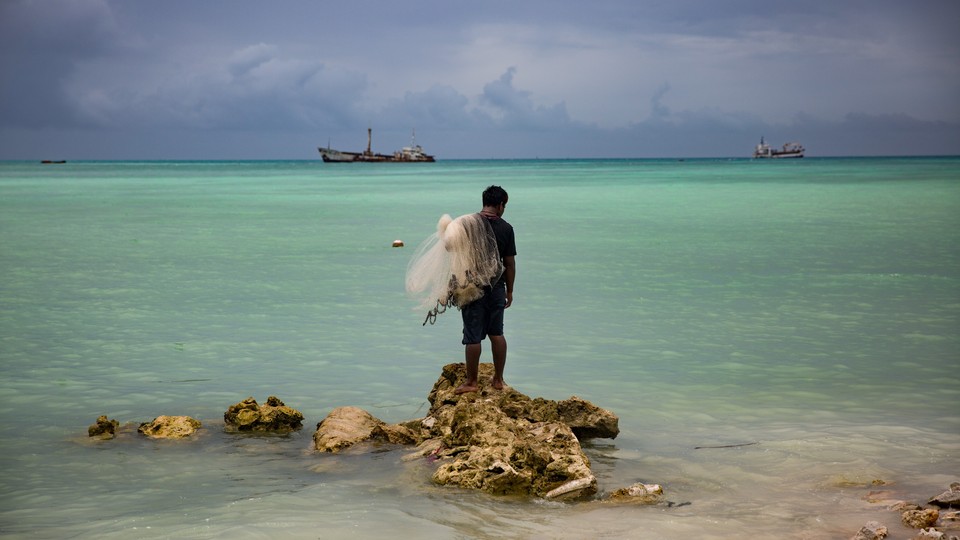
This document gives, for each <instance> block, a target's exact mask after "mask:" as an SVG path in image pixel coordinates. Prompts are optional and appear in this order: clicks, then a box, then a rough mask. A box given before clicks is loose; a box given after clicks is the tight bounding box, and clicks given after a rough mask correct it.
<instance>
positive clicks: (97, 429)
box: [87, 416, 120, 440]
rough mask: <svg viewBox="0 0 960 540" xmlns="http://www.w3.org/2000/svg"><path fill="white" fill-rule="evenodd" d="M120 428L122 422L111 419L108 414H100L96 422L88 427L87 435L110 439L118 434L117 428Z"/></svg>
mask: <svg viewBox="0 0 960 540" xmlns="http://www.w3.org/2000/svg"><path fill="white" fill-rule="evenodd" d="M119 428H120V422H117V421H116V420H109V419H107V417H106V416H100V417H97V421H96V422H94V423H93V424H92V425H91V426H90V427H88V428H87V436H88V437H96V438H98V439H102V440H109V439H112V438H114V437H116V436H117V429H119Z"/></svg>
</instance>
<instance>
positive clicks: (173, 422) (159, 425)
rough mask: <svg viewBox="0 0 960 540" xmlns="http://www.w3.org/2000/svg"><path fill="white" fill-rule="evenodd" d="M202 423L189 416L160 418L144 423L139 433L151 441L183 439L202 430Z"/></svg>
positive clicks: (138, 430) (138, 429)
mask: <svg viewBox="0 0 960 540" xmlns="http://www.w3.org/2000/svg"><path fill="white" fill-rule="evenodd" d="M200 426H201V424H200V421H199V420H195V419H193V418H190V417H189V416H158V417H156V418H154V419H153V421H151V422H144V423H142V424H140V427H139V428H137V432H139V433H141V434H143V435H146V436H147V437H150V438H151V439H182V438H184V437H189V436H190V435H193V434H194V433H196V432H197V430H198V429H200Z"/></svg>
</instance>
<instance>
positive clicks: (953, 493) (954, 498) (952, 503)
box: [930, 482, 960, 508]
mask: <svg viewBox="0 0 960 540" xmlns="http://www.w3.org/2000/svg"><path fill="white" fill-rule="evenodd" d="M930 504H933V505H936V506H939V507H941V508H960V482H954V483H952V484H950V489H948V490H947V491H944V492H943V493H941V494H939V495H937V496H936V497H934V498H932V499H930Z"/></svg>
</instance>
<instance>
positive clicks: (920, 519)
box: [900, 508, 940, 529]
mask: <svg viewBox="0 0 960 540" xmlns="http://www.w3.org/2000/svg"><path fill="white" fill-rule="evenodd" d="M938 519H940V512H939V511H938V510H937V509H936V508H927V509H926V510H907V511H906V512H904V513H903V515H902V516H901V517H900V521H902V522H903V524H904V525H906V526H907V527H912V528H914V529H924V528H926V527H933V526H934V525H935V524H936V523H937V520H938Z"/></svg>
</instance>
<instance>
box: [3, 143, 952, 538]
mask: <svg viewBox="0 0 960 540" xmlns="http://www.w3.org/2000/svg"><path fill="white" fill-rule="evenodd" d="M958 173H960V160H957V159H862V160H853V159H822V160H820V159H812V160H803V161H802V162H793V163H769V162H751V161H709V160H704V161H700V160H688V161H686V162H675V161H666V160H664V161H656V160H654V161H582V162H564V161H559V162H553V161H544V162H541V161H521V162H450V163H437V164H432V165H422V166H421V165H411V166H403V167H395V166H394V167H390V166H378V165H371V166H369V167H331V166H324V165H321V164H319V163H307V162H278V163H273V162H264V163H69V164H66V165H64V166H57V167H55V168H50V167H42V166H40V165H39V164H27V163H3V164H0V273H2V276H3V279H2V282H0V375H2V379H0V412H2V413H3V414H4V418H5V419H7V421H6V422H5V423H4V424H3V425H0V463H2V473H3V476H4V482H3V487H2V493H0V497H2V500H3V501H4V505H3V507H2V509H0V534H2V535H4V536H6V537H14V538H19V537H22V538H27V537H29V538H62V537H68V536H69V537H80V538H93V537H97V538H129V537H144V538H183V537H191V538H277V537H285V538H316V537H322V538H343V537H356V538H370V537H382V536H385V535H390V536H401V537H407V536H410V537H413V536H416V537H420V538H451V537H454V538H456V537H462V538H504V537H514V538H516V537H521V538H584V537H594V538H623V537H635V538H681V537H688V536H689V537H693V536H696V537H697V538H743V537H745V536H753V537H774V536H777V537H793V538H807V539H809V538H838V537H849V536H851V535H852V534H853V533H854V532H855V531H856V530H857V529H858V528H859V527H860V526H861V525H862V524H863V523H864V522H865V521H867V520H871V519H877V520H880V521H882V522H884V523H885V524H886V525H887V526H888V527H890V528H891V531H892V533H896V532H897V531H898V530H899V529H897V528H898V527H899V524H898V518H897V516H896V515H895V514H893V513H891V512H889V511H887V510H885V509H883V508H882V505H875V504H870V503H867V502H866V501H864V500H863V497H864V496H865V495H866V494H867V493H869V492H870V491H872V490H879V489H883V490H890V491H892V492H893V495H892V496H895V497H897V498H903V499H909V500H914V501H922V500H924V499H925V498H927V497H929V496H931V495H935V494H936V493H939V491H940V490H942V489H944V488H945V487H946V486H947V485H948V484H949V483H950V482H951V481H956V480H957V479H958V478H957V473H958V472H960V414H958V413H957V410H958V408H957V407H956V405H957V403H960V378H958V375H957V373H958V371H957V368H958V367H960V366H958V364H960V362H958V353H957V351H958V350H960V347H958V345H960V344H958V339H960V338H958V332H957V330H958V329H960V264H958V263H960V260H958V259H960V218H958V216H960V211H958V210H960V182H958V178H960V174H958ZM490 183H499V184H502V185H504V187H505V188H506V189H507V190H508V191H509V192H510V196H511V199H510V205H509V208H508V213H507V214H506V216H505V217H506V218H507V219H508V220H509V221H510V222H511V223H512V224H513V225H514V226H515V228H516V230H517V243H518V252H519V253H518V256H517V264H518V279H517V288H516V295H515V305H514V306H513V307H511V309H510V311H509V312H508V314H507V332H508V334H507V337H508V340H509V343H510V356H509V360H508V365H507V381H508V382H509V383H510V384H511V385H513V386H514V387H516V388H517V389H518V390H520V391H522V392H524V393H526V394H528V395H531V396H543V397H547V398H550V399H564V398H566V397H569V396H570V395H578V396H580V397H583V398H585V399H588V400H591V401H593V402H594V403H596V404H598V405H600V406H603V407H606V408H609V409H611V410H613V411H614V412H616V413H617V414H618V415H619V416H620V419H621V422H620V427H621V435H620V436H619V437H618V438H617V439H616V440H613V441H606V440H603V441H589V442H585V447H586V451H587V453H588V455H589V456H590V458H591V461H592V465H593V469H594V472H595V473H596V474H597V477H598V480H599V482H600V487H601V490H602V491H612V490H614V489H616V488H618V487H623V486H625V485H628V484H631V483H633V482H638V481H644V482H655V483H659V484H662V485H663V486H664V488H665V491H666V497H667V499H668V500H670V501H671V502H673V503H674V504H673V505H672V506H666V505H661V506H654V507H644V508H634V507H623V506H617V505H608V504H602V503H598V502H591V503H585V504H578V505H569V504H557V503H546V502H539V501H517V500H504V499H499V498H492V497H488V496H485V495H483V494H478V493H472V492H465V491H462V490H458V489H449V488H444V487H440V486H434V485H432V484H431V483H430V481H429V477H430V470H429V465H428V464H425V463H420V462H413V463H409V462H404V461H403V460H402V456H403V454H404V451H403V450H398V449H390V448H380V449H375V450H374V451H372V452H354V453H348V454H347V455H343V456H327V455H322V456H321V455H316V454H314V453H312V452H310V450H309V447H310V435H311V434H312V426H313V425H314V424H315V423H316V422H318V421H319V420H321V419H322V418H323V417H324V416H325V415H326V414H327V413H328V412H329V411H330V410H331V409H332V408H333V407H336V406H339V405H356V406H360V407H363V408H365V409H367V410H368V411H370V412H371V413H372V414H374V415H375V416H378V417H380V418H382V419H384V420H387V421H402V420H407V419H411V418H417V417H420V416H423V415H424V414H425V412H426V409H427V407H428V405H427V404H426V395H427V393H428V392H429V390H430V387H431V386H432V384H433V382H434V381H435V380H436V378H437V376H438V375H439V370H440V367H441V366H442V365H443V364H445V363H448V362H453V361H459V360H460V359H461V356H462V350H461V347H460V346H459V332H460V328H459V317H458V315H457V314H456V313H455V312H453V313H447V314H446V315H442V316H441V317H440V319H439V320H438V322H437V324H436V326H433V327H430V326H428V327H426V328H424V327H422V326H421V322H422V320H423V314H422V313H418V312H414V311H413V310H411V307H412V302H411V301H410V300H409V299H407V298H406V297H405V295H404V292H403V274H404V271H405V269H406V264H407V261H408V258H409V255H410V254H411V253H412V249H394V248H391V242H392V240H394V239H396V238H400V239H403V240H404V241H405V242H406V243H407V245H408V246H410V247H411V248H412V247H414V246H415V245H416V244H417V243H418V242H419V240H420V239H422V238H424V237H426V236H427V235H428V234H430V233H431V232H432V231H433V228H434V226H435V223H436V220H437V218H438V217H439V216H440V215H441V214H442V213H449V214H451V215H461V214H464V213H467V212H470V211H475V210H477V209H479V203H480V201H479V195H480V192H481V191H482V189H483V188H484V187H486V185H488V184H490ZM271 394H273V395H277V396H279V397H281V399H283V400H284V401H285V402H286V403H287V404H288V405H291V406H293V407H295V408H297V409H299V410H300V411H302V412H303V413H304V414H305V415H306V421H305V425H306V428H305V429H304V430H303V431H302V432H300V433H296V434H293V435H290V436H287V437H265V438H257V437H242V436H241V437H238V436H235V435H228V434H225V433H222V431H221V426H222V420H221V419H222V415H223V411H225V410H226V408H227V407H228V406H229V405H231V404H233V403H236V402H237V401H240V400H242V399H244V398H245V397H247V396H251V395H252V396H254V397H256V398H257V399H258V400H260V401H263V400H265V399H266V397H267V396H268V395H271ZM101 414H107V415H108V416H110V417H111V418H117V419H118V420H120V421H121V423H126V424H127V426H126V428H125V429H126V432H125V435H124V436H122V437H120V438H119V439H117V440H114V441H108V442H92V441H89V440H87V437H86V435H85V430H86V426H87V425H89V424H90V423H92V422H93V420H94V419H95V418H96V417H97V416H99V415H101ZM160 414H186V415H190V416H193V417H195V418H198V419H200V420H202V421H203V422H204V425H205V427H206V429H205V430H203V431H202V433H201V435H200V436H199V437H197V438H195V439H193V440H187V441H179V442H167V441H148V440H144V439H142V438H140V437H138V436H136V435H135V434H134V433H133V431H135V424H136V423H137V422H142V421H147V420H150V419H152V418H153V417H155V416H157V415H160ZM726 445H746V446H733V447H730V448H700V449H697V447H708V446H726ZM875 480H883V481H885V482H888V483H889V485H886V486H881V487H877V486H873V485H872V483H873V482H874V481H875ZM683 503H689V504H683ZM904 534H905V533H904ZM901 535H903V534H901Z"/></svg>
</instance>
